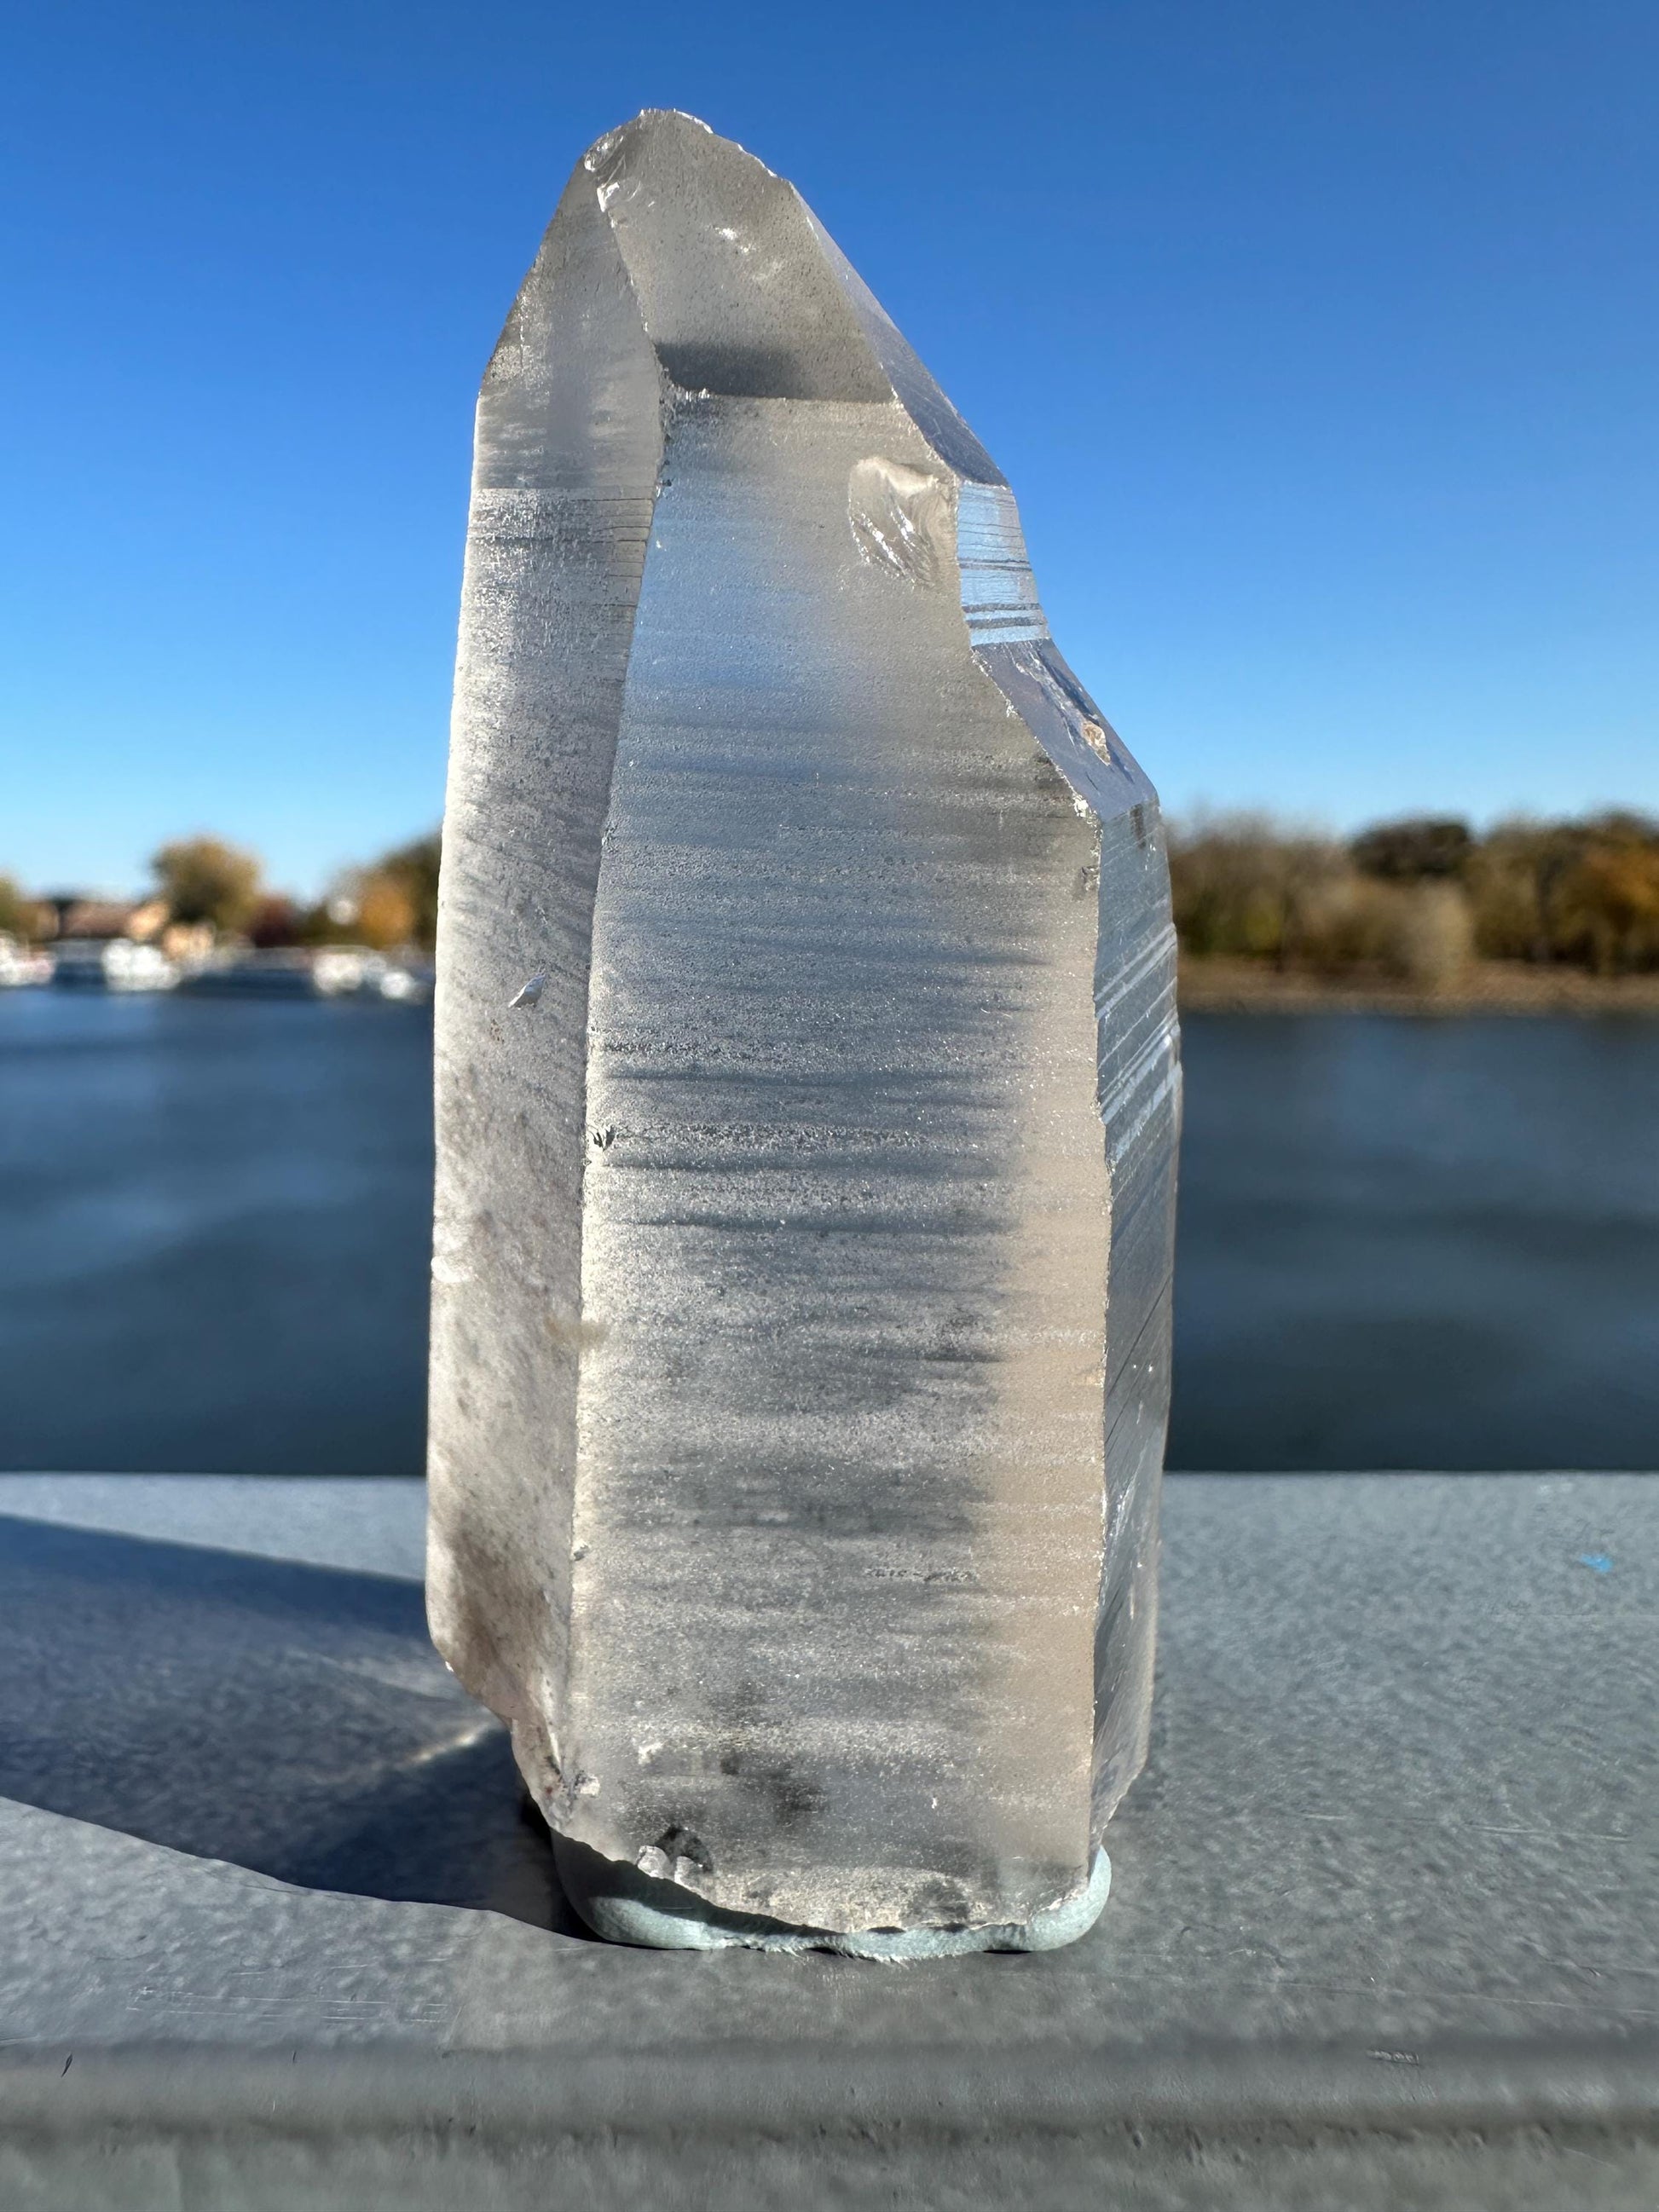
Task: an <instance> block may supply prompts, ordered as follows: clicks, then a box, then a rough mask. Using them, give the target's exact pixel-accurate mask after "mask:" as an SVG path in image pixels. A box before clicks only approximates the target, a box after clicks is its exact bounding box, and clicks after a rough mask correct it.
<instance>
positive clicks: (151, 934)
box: [40, 891, 167, 945]
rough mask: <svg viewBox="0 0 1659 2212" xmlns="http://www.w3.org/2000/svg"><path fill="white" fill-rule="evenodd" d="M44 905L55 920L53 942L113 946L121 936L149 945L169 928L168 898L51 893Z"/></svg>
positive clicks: (50, 931)
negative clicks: (89, 942)
mask: <svg viewBox="0 0 1659 2212" xmlns="http://www.w3.org/2000/svg"><path fill="white" fill-rule="evenodd" d="M40 905H41V906H42V907H43V908H45V909H46V914H47V915H49V916H50V917H51V919H50V921H49V922H48V926H47V928H46V938H47V939H48V940H49V941H51V942H53V943H58V944H63V943H66V942H80V943H83V944H84V943H86V942H88V941H97V942H100V943H103V944H109V943H110V942H111V941H112V939H115V938H118V937H125V938H130V939H131V940H132V941H133V943H135V944H137V945H148V944H149V943H150V942H151V941H152V940H153V939H155V938H157V937H159V936H160V935H161V932H162V930H163V929H164V928H165V927H167V901H166V900H165V899H159V898H146V899H124V898H106V897H105V896H101V895H100V893H98V892H96V891H48V892H47V893H46V896H44V897H43V898H42V899H41V901H40Z"/></svg>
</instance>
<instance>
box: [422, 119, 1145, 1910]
mask: <svg viewBox="0 0 1659 2212" xmlns="http://www.w3.org/2000/svg"><path fill="white" fill-rule="evenodd" d="M437 1022H438V1074H437V1086H438V1146H439V1157H438V1199H437V1223H436V1234H435V1258H434V1265H433V1273H434V1280H435V1291H434V1306H433V1365H432V1421H431V1492H432V1531H431V1553H430V1573H429V1594H430V1607H431V1615H432V1622H433V1628H434V1632H435V1636H436V1638H437V1640H438V1643H439V1644H440V1647H441V1650H443V1651H444V1653H445V1655H446V1656H447V1658H448V1659H449V1660H450V1662H451V1663H452V1664H453V1666H454V1668H456V1670H457V1672H458V1673H459V1674H460V1675H461V1677H462V1679H463V1680H465V1682H466V1683H467V1684H468V1685H469V1686H470V1687H471V1689H472V1690H473V1691H474V1692H475V1693H476V1694H477V1696H478V1697H480V1698H481V1699H483V1700H484V1701H485V1702H486V1703H487V1704H488V1705H490V1706H492V1707H493V1708H494V1709H495V1711H497V1712H498V1713H500V1714H501V1715H502V1716H503V1717H505V1718H506V1719H507V1721H508V1722H509V1723H511V1726H512V1729H513V1741H514V1745H515V1748H516V1751H517V1754H518V1759H519V1763H520V1768H521V1770H522V1771H523V1773H524V1776H525V1778H526V1782H527V1784H528V1785H529V1788H530V1790H531V1791H532V1794H533V1796H534V1797H535V1799H536V1802H538V1805H539V1806H540V1807H541V1808H542V1809H543V1811H544V1814H546V1816H547V1818H548V1820H549V1821H550V1824H551V1825H552V1826H553V1828H554V1830H555V1831H556V1833H558V1834H559V1835H560V1836H562V1838H566V1839H568V1845H569V1847H570V1848H571V1850H572V1851H574V1857H575V1858H576V1859H580V1862H581V1863H582V1864H583V1865H585V1866H586V1867H587V1868H588V1869H590V1871H591V1870H592V1869H593V1868H595V1867H598V1868H600V1869H604V1868H605V1866H607V1865H609V1866H611V1867H619V1868H623V1869H631V1870H632V1873H631V1875H630V1876H629V1880H631V1881H632V1882H633V1884H634V1887H635V1890H636V1891H637V1892H638V1893H640V1894H641V1895H645V1896H648V1897H650V1898H653V1899H656V1900H657V1901H658V1902H659V1903H662V1902H666V1903H667V1905H668V1907H669V1910H670V1912H671V1913H672V1912H673V1911H676V1910H679V1909H682V1908H683V1909H684V1910H687V1911H690V1912H692V1913H693V1914H696V1913H703V1914H706V1915H707V1916H708V1921H709V1923H710V1925H711V1926H714V1927H715V1928H716V1929H719V1928H720V1927H722V1926H726V1927H728V1929H729V1926H730V1923H723V1922H722V1921H721V1917H720V1916H722V1915H747V1916H762V1917H763V1919H764V1920H766V1921H769V1922H773V1923H785V1924H787V1926H789V1927H793V1928H795V1929H800V1928H807V1929H821V1930H826V1931H830V1932H831V1933H837V1932H839V1933H846V1932H848V1931H859V1930H869V1929H884V1930H888V1931H894V1930H896V1931H900V1932H901V1933H902V1932H904V1931H912V1930H924V1931H925V1930H939V1929H957V1930H966V1931H975V1930H980V1931H987V1940H990V1931H997V1932H998V1934H999V1936H1007V1935H1008V1933H1009V1931H1010V1929H1012V1930H1014V1931H1015V1932H1016V1933H1017V1932H1018V1929H1020V1928H1022V1927H1027V1926H1029V1927H1031V1928H1033V1929H1041V1928H1042V1927H1043V1926H1045V1925H1061V1924H1064V1925H1065V1926H1066V1927H1067V1928H1068V1929H1069V1928H1071V1926H1072V1922H1071V1921H1069V1920H1067V1919H1066V1914H1067V1912H1068V1911H1070V1912H1072V1914H1073V1918H1075V1908H1076V1906H1077V1902H1078V1900H1079V1899H1081V1898H1084V1897H1085V1896H1088V1895H1092V1894H1094V1892H1093V1891H1091V1889H1090V1881H1091V1865H1092V1863H1093V1862H1094V1858H1095V1850H1096V1846H1097V1843H1098V1840H1099V1838H1100V1834H1101V1831H1102V1829H1103V1826H1104V1825H1105V1823H1106V1821H1107V1820H1108V1819H1109V1816H1110V1814H1111V1813H1112V1811H1113V1809H1114V1808H1115V1806H1116V1804H1117V1802H1118V1800H1119V1799H1120V1798H1121V1796H1122V1794H1123V1792H1124V1790H1126V1789H1127V1787H1128V1784H1130V1782H1131V1781H1132V1780H1133V1778H1134V1776H1135V1774H1136V1772H1137V1771H1139V1766H1140V1764H1141V1761H1142V1759H1143V1758H1144V1756H1145V1748H1146V1721H1147V1712H1148V1705H1149V1700H1150V1696H1151V1686H1152V1631H1153V1619H1154V1612H1155V1596H1156V1546H1157V1505H1158V1479H1159V1469H1160V1464H1161V1458H1162V1449H1163V1436H1164V1419H1165V1412H1166V1407H1167V1399H1168V1382H1169V1329H1170V1321H1169V1315H1170V1307H1169V1285H1170V1250H1171V1237H1172V1223H1173V1205H1174V1187H1175V1149H1176V1125H1177V1119H1178V1110H1179V1070H1178V1065H1177V1057H1176V1023H1175V1008H1174V936H1173V932H1172V929H1171V927H1170V904H1169V889H1168V878H1167V870H1166V867H1165V862H1164V852H1163V844H1162V837H1161V831H1160V827H1159V821H1158V806H1157V802H1156V799H1155V798H1154V795H1153V793H1152V787H1151V786H1150V784H1149V783H1148V782H1147V781H1146V777H1145V776H1144V775H1142V773H1141V771H1140V770H1139V768H1137V767H1136V765H1135V763H1133V760H1132V759H1131V758H1130V757H1129V756H1128V754H1127V751H1126V750H1125V749H1124V747H1123V745H1122V744H1121V742H1120V740H1119V739H1118V738H1117V737H1116V736H1115V733H1114V732H1112V730H1111V729H1110V728H1109V726H1108V725H1107V723H1106V722H1105V720H1104V719H1103V716H1102V715H1101V714H1100V713H1099V711H1098V709H1097V708H1096V707H1095V706H1094V705H1093V703H1092V702H1091V700H1090V699H1089V697H1088V695H1087V694H1086V693H1085V690H1083V688H1082V686H1081V685H1080V684H1079V682H1078V680H1077V678H1075V677H1074V676H1073V674H1072V672H1071V671H1070V670H1069V669H1068V668H1067V667H1066V664H1065V662H1064V661H1063V660H1062V659H1060V655H1059V653H1057V651H1056V650H1055V648H1054V645H1053V643H1052V641H1050V638H1049V635H1048V627H1047V624H1046V623H1045V621H1044V618H1043V614H1042V607H1041V605H1040V604H1039V602H1038V600H1037V597H1036V589H1035V586H1034V584H1033V581H1032V576H1031V570H1030V564H1029V562H1028V561H1027V558H1026V555H1025V549H1024V540H1023V538H1022V535H1021V531H1020V524H1019V518H1018V513H1017V511H1016V508H1015V505H1014V501H1013V495H1012V493H1011V492H1010V490H1009V489H1008V487H1007V485H1006V483H1004V481H1003V479H1002V477H1001V476H1000V474H999V472H998V471H997V470H996V468H995V466H994V464H993V463H992V462H991V460H990V459H989V458H988V456H987V454H986V453H985V452H984V450H983V448H982V447H981V446H980V444H979V442H978V441H977V440H976V439H975V437H974V435H973V434H972V433H971V432H970V431H969V429H968V428H967V426H966V425H965V424H964V423H963V422H962V420H961V418H960V417H959V416H957V414H956V412H955V411H954V410H953V409H952V408H951V405H950V404H949V402H948V401H947V400H946V399H945V397H944V395H943V394H942V393H941V392H940V391H939V388H938V386H936V385H935V384H934V383H933V380H931V379H930V378H929V376H928V375H927V372H926V370H925V369H923V368H922V367H921V363H920V362H918V361H917V359H916V357H915V355H914V354H913V353H912V352H911V350H910V349H909V348H908V346H907V345H906V343H905V342H904V340H903V339H902V337H900V336H899V334H898V332H897V331H896V329H895V328H894V326H893V325H892V324H891V323H890V321H889V320H888V319H887V317H886V316H885V315H884V313H883V312H882V310H881V309H880V307H878V306H877V304H876V302H875V301H874V300H873V299H872V296H871V295H870V293H869V292H868V291H867V290H866V288H865V286H864V285H863V284H862V283H861V282H860V279H859V278H858V276H856V275H855V274H854V271H853V270H852V269H851V268H850V267H849V265H848V263H847V262H846V260H845V259H844V258H842V255H841V253H840V252H838V250H837V249H836V246H835V245H834V244H833V243H832V242H831V240H829V237H828V236H827V235H826V234H825V233H824V232H823V229H822V228H820V226H819V224H818V223H817V221H816V219H815V218H814V216H812V215H811V212H810V210H808V209H807V208H806V206H805V204H804V203H803V202H802V200H801V199H800V197H799V195H798V194H797V193H796V192H795V191H794V190H793V187H792V186H790V185H788V184H787V183H785V182H784V181H783V180H782V179H780V178H778V177H775V176H774V175H773V174H772V173H771V172H770V171H769V170H768V169H766V168H764V167H763V166H762V165H761V163H760V162H758V161H756V160H754V159H753V158H752V157H751V156H750V155H747V154H745V153H744V151H742V149H739V148H738V147H737V146H734V145H732V144H731V143H729V142H727V141H726V140H723V139H720V138H718V137H714V135H713V133H711V132H710V131H708V129H707V128H706V126H704V125H702V124H699V123H696V122H695V121H693V120H692V119H691V118H688V117H685V116H683V115H677V114H669V113H659V112H653V113H648V114H646V115H643V116H641V117H640V118H637V119H636V120H635V122H633V123H631V124H629V125H627V126H626V127H625V128H623V129H622V130H620V131H615V132H613V133H611V134H610V135H609V136H608V137H605V138H602V139H601V140H600V141H599V143H598V144H597V145H595V146H594V147H593V148H592V150H591V151H590V152H589V153H588V154H587V155H586V157H585V159H584V160H583V161H581V162H580V164H579V165H578V167H577V168H576V171H575V173H574V176H573V177H572V179H571V181H570V184H569V185H568V189H567V191H566V192H565V194H564V197H563V198H562V201H561V203H560V204H559V208H558V211H557V213H556V216H555V217H554V220H553V222H552V225H551V227H550V229H549V231H548V234H547V236H546V239H545V240H544V243H543V246H542V249H541V252H540V253H539V255H538V258H537V260H536V263H535V265H534V267H533V268H532V270H531V272H530V275H529V276H528V277H527V278H526V282H525V284H524V287H523V289H522V290H521V292H520V295H519V298H518V301H517V303H516V305H515V306H514V307H513V313H512V315H511V317H510V319H509V320H508V323H507V328H506V331H505V332H504V333H503V335H502V337H501V342H500V343H499V345H498V347H497V349H496V351H495V356H494V358H493V359H492V361H491V362H490V365H489V371H488V374H487V375H486V377H485V380H484V385H483V394H482V397H481V399H480V403H479V410H478V422H477V452H476V462H475V470H474V481H473V496H472V507H471V524H470V528H469V533H468V541H467V560H466V574H465V586H464V594H463V605H462V619H461V641H460V654H459V669H458V674H457V680H456V702H455V721H454V734H453V748H452V757H451V770H450V787H449V798H448V807H447V817H446V829H445V849H444V878H443V894H442V912H441V922H440V939H439V994H438V1015H437ZM1103 1124H1104V1126H1103ZM577 1847H580V1849H579V1848H577ZM593 1855H597V1857H594V1856H593ZM573 1863H574V1862H573ZM1096 1888H1097V1890H1099V1893H1101V1894H1103V1888H1101V1887H1100V1881H1099V1877H1098V1874H1097V1880H1096ZM1056 1913H1058V1914H1059V1915H1060V1919H1059V1920H1058V1921H1056V1920H1055V1919H1054V1915H1055V1914H1056ZM1045 1916H1046V1917H1045ZM753 1932H755V1931H754V1930H753V1929H751V1930H750V1933H751V1934H752V1933H753Z"/></svg>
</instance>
